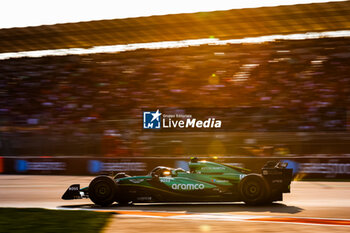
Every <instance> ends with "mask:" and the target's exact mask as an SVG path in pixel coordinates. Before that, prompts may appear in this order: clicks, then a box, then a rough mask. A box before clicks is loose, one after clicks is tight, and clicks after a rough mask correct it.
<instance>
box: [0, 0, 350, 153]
mask: <svg viewBox="0 0 350 233" xmlns="http://www.w3.org/2000/svg"><path fill="white" fill-rule="evenodd" d="M349 11H350V3H349V2H335V3H322V4H308V5H296V6H283V7H269V8H257V9H242V10H231V11H223V12H212V13H196V14H180V15H170V16H154V17H144V18H135V19H122V20H108V21H98V22H88V23H76V24H63V25H53V26H41V27H28V28H22V29H20V28H16V29H5V30H0V43H1V46H0V52H18V51H28V50H42V49H58V48H75V47H79V48H81V47H91V46H98V45H110V44H120V43H121V44H127V43H138V42H153V41H160V40H182V39H199V38H208V37H210V36H213V37H215V38H220V39H228V38H229V39H232V38H242V37H247V36H261V35H271V34H276V33H281V34H288V33H300V32H310V31H329V30H346V29H349V28H350V24H349V22H350V19H349V18H348V17H349V15H350V14H349ZM248 19H249V20H248ZM157 22H158V23H157ZM159 22H162V24H159ZM257 22H259V23H260V25H259V27H257ZM196 23H197V24H196ZM130 25H132V26H130ZM141 25H142V26H141ZM155 25H157V26H155ZM184 25H193V27H195V28H197V30H193V28H191V27H187V26H184ZM200 25H202V26H200ZM231 25H235V26H234V27H232V26H231ZM243 25H244V26H243ZM272 25H274V26H272ZM169 28H173V29H172V30H169ZM238 29H239V30H238ZM120 33H122V34H123V36H121V35H120ZM38 38H39V39H38ZM18 41H21V42H20V43H18ZM349 42H350V38H348V37H340V38H318V39H308V40H280V41H274V42H265V43H255V44H254V43H251V44H245V43H242V44H227V45H210V44H209V45H201V46H193V47H185V48H172V49H159V50H149V49H141V50H136V51H129V52H121V53H103V54H85V55H70V56H47V57H38V58H18V59H7V60H2V61H0V95H1V99H0V106H1V107H0V117H1V118H0V120H1V134H2V135H1V148H0V150H1V154H3V155H101V156H102V155H103V156H145V155H147V156H154V155H156V156H159V155H164V154H167V155H189V154H205V155H207V154H209V155H252V156H264V155H276V154H277V153H283V154H290V153H291V154H297V155H305V154H320V153H322V154H324V153H335V154H346V153H349V149H348V146H347V144H348V143H349V136H348V135H349V134H348V129H347V126H346V124H347V118H346V112H347V106H348V105H349V102H350V99H349V96H350V95H349V92H350V78H349V77H348V73H349V72H350V67H349V65H348V64H349V60H350V43H349ZM162 107H172V108H175V109H182V108H217V107H220V108H236V109H240V108H242V107H244V108H249V107H250V108H255V107H258V108H265V109H280V111H281V112H282V113H281V114H280V115H278V116H277V117H274V118H272V119H271V118H268V117H264V116H263V115H262V114H261V113H260V114H258V115H253V116H251V118H246V119H245V120H244V121H241V123H240V124H237V125H234V126H233V128H231V130H230V131H229V132H214V133H213V132H211V133H210V132H209V133H208V132H207V133H200V134H199V133H198V132H196V133H190V134H189V133H178V132H177V133H162V134H157V133H153V132H151V133H150V132H145V131H142V130H141V124H140V119H141V113H142V109H144V108H162ZM320 108H323V109H328V111H329V112H328V113H327V114H326V116H332V114H334V109H340V110H341V111H342V113H343V116H342V117H338V118H337V117H336V118H334V117H333V118H332V117H326V118H325V117H324V115H320V114H319V111H318V109H320ZM233 115H235V113H234V114H233ZM233 115H230V114H227V115H226V116H225V117H227V118H232V117H234V116H233ZM281 151H282V152H281Z"/></svg>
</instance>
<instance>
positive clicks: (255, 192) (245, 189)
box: [238, 174, 270, 205]
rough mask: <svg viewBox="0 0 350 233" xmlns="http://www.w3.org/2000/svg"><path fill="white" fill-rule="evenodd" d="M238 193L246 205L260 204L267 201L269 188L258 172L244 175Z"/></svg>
mask: <svg viewBox="0 0 350 233" xmlns="http://www.w3.org/2000/svg"><path fill="white" fill-rule="evenodd" d="M238 190H239V194H240V196H241V198H242V200H243V201H244V202H245V203H246V204H247V205H262V204H267V203H268V202H269V196H270V192H269V188H268V184H267V182H266V181H265V180H264V178H263V177H262V176H261V175H259V174H249V175H247V176H245V177H244V178H243V179H242V180H241V182H240V184H239V186H238Z"/></svg>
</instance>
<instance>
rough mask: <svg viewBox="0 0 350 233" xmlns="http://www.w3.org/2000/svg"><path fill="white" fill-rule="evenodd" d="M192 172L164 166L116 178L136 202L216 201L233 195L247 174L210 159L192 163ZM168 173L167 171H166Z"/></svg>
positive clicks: (229, 199)
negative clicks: (160, 169)
mask: <svg viewBox="0 0 350 233" xmlns="http://www.w3.org/2000/svg"><path fill="white" fill-rule="evenodd" d="M189 168H190V171H184V170H176V169H171V168H170V169H169V168H164V169H163V170H164V171H165V172H163V173H161V174H159V176H156V175H154V174H153V175H152V174H149V175H147V176H133V177H124V178H119V179H116V182H117V184H118V186H119V187H120V189H121V190H122V192H123V193H124V195H122V196H127V197H128V198H129V199H131V200H133V201H139V202H140V201H144V202H150V201H181V200H182V199H183V201H203V200H207V201H213V199H214V200H215V199H217V198H218V197H221V198H225V197H226V198H227V199H228V201H231V200H232V198H234V196H235V195H234V193H235V187H237V184H238V183H239V182H240V180H241V179H242V178H243V177H244V176H245V175H246V174H245V173H246V171H247V170H245V169H241V168H236V167H232V166H228V165H223V164H218V163H214V162H209V161H198V162H195V163H193V162H190V163H189ZM164 173H166V174H164Z"/></svg>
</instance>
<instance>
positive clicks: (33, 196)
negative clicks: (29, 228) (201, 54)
mask: <svg viewBox="0 0 350 233" xmlns="http://www.w3.org/2000/svg"><path fill="white" fill-rule="evenodd" d="M92 178H93V177H81V176H29V175H28V176H24V175H23V176H22V175H0V207H42V208H64V209H72V210H74V209H87V210H94V211H106V210H108V211H113V212H115V213H116V214H115V217H113V219H112V221H111V222H110V223H109V225H108V226H107V228H106V229H105V232H263V231H264V232H295V231H302V232H350V182H293V183H292V187H291V188H292V193H290V194H284V201H283V202H277V203H275V204H273V205H270V206H260V207H251V206H246V205H244V204H243V203H205V204H203V203H202V204H200V203H191V204H184V203H177V204H167V203H160V204H152V205H151V204H137V205H133V206H123V207H120V206H118V205H114V206H111V207H109V208H99V207H95V206H94V205H93V204H92V203H91V202H90V200H88V199H81V200H72V201H63V200H61V195H62V194H63V193H64V191H65V190H66V189H67V187H68V186H69V185H70V184H73V183H80V184H81V185H82V186H87V185H88V184H89V182H90V180H91V179H92Z"/></svg>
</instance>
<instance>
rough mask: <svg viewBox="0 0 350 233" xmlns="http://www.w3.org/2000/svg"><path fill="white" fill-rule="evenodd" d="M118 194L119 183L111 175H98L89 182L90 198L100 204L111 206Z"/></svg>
mask: <svg viewBox="0 0 350 233" xmlns="http://www.w3.org/2000/svg"><path fill="white" fill-rule="evenodd" d="M116 196H117V184H116V183H115V181H114V180H113V179H112V178H111V177H109V176H98V177H96V178H94V179H93V180H92V181H91V182H90V184H89V198H90V199H91V201H92V202H93V203H95V204H96V205H100V206H109V205H111V204H112V203H113V202H114V201H115V200H116Z"/></svg>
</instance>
